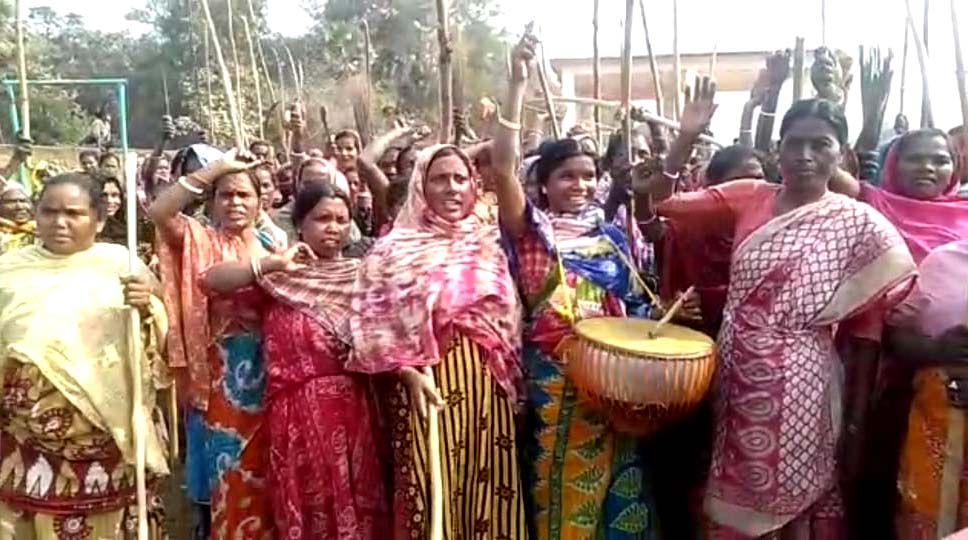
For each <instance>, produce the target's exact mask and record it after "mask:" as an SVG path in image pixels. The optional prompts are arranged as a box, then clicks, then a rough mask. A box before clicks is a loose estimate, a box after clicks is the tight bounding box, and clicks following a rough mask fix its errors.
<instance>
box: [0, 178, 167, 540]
mask: <svg viewBox="0 0 968 540" xmlns="http://www.w3.org/2000/svg"><path fill="white" fill-rule="evenodd" d="M104 217H105V212H104V205H103V202H102V200H101V193H100V186H99V185H98V184H97V182H96V181H94V180H93V179H91V178H90V177H89V176H87V175H83V174H75V173H69V174H65V175H61V176H58V177H54V178H52V179H51V180H49V181H48V182H47V183H46V184H45V186H44V189H43V191H42V192H41V195H40V202H39V204H38V210H37V235H38V237H39V239H40V241H41V243H40V245H37V246H30V247H27V248H24V249H21V250H17V251H13V252H10V253H7V254H6V255H4V256H3V257H0V336H2V337H0V358H2V360H0V372H2V377H3V395H4V399H3V400H2V404H0V409H2V410H0V418H2V419H3V420H2V425H0V468H2V470H4V471H8V473H9V474H3V475H0V501H2V502H0V538H3V539H5V540H6V539H10V540H13V539H20V538H35V539H38V540H48V539H49V540H53V539H55V538H56V539H60V538H112V539H114V538H125V539H134V538H137V537H138V520H137V513H136V512H135V501H136V486H135V477H136V474H135V463H136V461H137V460H136V456H135V446H136V445H135V437H136V435H135V433H134V430H133V429H132V422H131V419H132V414H131V412H132V410H135V409H136V408H139V407H140V408H141V409H142V411H141V414H142V416H143V418H145V419H148V422H149V424H150V425H149V426H146V429H144V430H143V431H144V433H143V436H144V445H145V446H144V448H145V461H144V465H146V468H147V474H148V479H149V484H150V483H153V482H152V481H153V480H156V479H157V478H158V477H160V476H163V475H166V474H167V473H168V466H167V462H166V456H165V449H164V447H163V442H162V440H161V438H160V436H159V433H160V432H163V429H161V430H159V429H156V428H157V426H155V423H154V422H152V421H151V420H152V419H155V418H158V416H157V415H156V414H155V412H156V408H155V391H156V389H157V388H159V387H161V386H162V385H163V384H167V382H168V381H167V380H166V377H167V370H166V368H165V366H164V365H163V361H162V358H161V356H160V354H161V344H162V343H163V342H164V341H163V340H164V338H165V331H166V327H167V322H166V316H165V311H164V306H163V305H162V304H161V300H160V298H159V297H160V294H161V287H160V285H159V284H158V283H157V282H156V281H155V279H154V278H153V276H152V275H151V273H150V272H149V271H148V269H147V268H146V267H145V266H144V265H143V264H141V263H140V261H137V259H135V261H136V270H135V272H134V273H133V274H132V273H131V272H129V269H128V266H129V257H128V252H127V250H125V249H124V248H123V247H121V246H116V245H109V244H98V243H95V236H96V235H97V230H98V225H99V223H101V222H103V220H104ZM126 307H132V308H136V309H138V310H139V311H140V312H141V332H140V333H139V334H140V335H139V336H136V339H137V338H141V339H143V340H144V342H143V344H142V347H139V349H140V350H141V351H142V356H141V357H140V358H137V359H136V360H137V361H138V362H140V363H142V364H143V369H142V372H143V375H142V376H143V380H142V381H141V384H142V386H143V400H142V402H141V403H137V401H136V400H135V394H136V392H135V391H134V389H133V385H132V381H131V377H132V375H131V370H130V369H129V368H130V366H129V363H128V362H127V361H126V357H127V356H128V353H127V351H128V338H129V328H128V322H129V319H128V313H127V310H126V309H125V308H126ZM52 325H53V326H52ZM52 328H54V331H52V330H51V329H52ZM149 500H150V499H149ZM152 517H153V518H154V517H157V516H152ZM159 526H160V523H159V522H158V521H157V520H153V523H152V524H151V527H149V528H150V529H151V530H152V531H154V533H155V534H152V537H153V538H161V534H160V529H159Z"/></svg>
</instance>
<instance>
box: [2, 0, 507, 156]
mask: <svg viewBox="0 0 968 540" xmlns="http://www.w3.org/2000/svg"><path fill="white" fill-rule="evenodd" d="M231 1H232V4H233V12H232V17H233V19H232V22H233V27H234V31H235V36H236V45H237V49H238V56H239V64H240V66H239V67H240V70H241V83H242V84H241V86H242V88H235V91H236V92H237V94H238V95H239V99H240V101H241V105H242V109H243V112H244V116H245V118H244V124H245V130H246V131H247V133H248V134H249V136H251V137H255V136H257V135H258V127H259V126H258V124H259V114H258V110H257V106H256V98H255V88H254V84H253V81H254V77H255V75H254V74H253V73H252V72H251V71H252V68H251V66H252V64H251V59H250V56H249V48H248V44H247V41H246V39H245V33H244V31H243V19H245V20H249V21H250V22H252V21H251V19H250V16H249V5H248V0H231ZM456 3H457V7H456V8H455V9H454V13H452V18H451V20H452V21H453V22H452V26H453V25H459V26H460V28H461V29H462V36H463V37H462V44H463V45H462V49H461V50H459V51H457V54H459V55H460V58H463V62H464V64H463V66H464V70H463V72H464V95H466V96H467V98H468V100H473V99H475V98H476V97H479V96H481V95H484V94H485V93H489V92H493V82H494V81H495V80H501V79H502V78H503V77H504V75H503V73H504V55H505V54H506V53H505V46H504V44H503V41H502V38H503V36H502V35H501V33H500V32H499V31H497V30H496V29H495V28H494V27H493V26H492V24H491V22H490V21H491V20H492V18H493V17H494V15H495V14H494V13H493V6H492V0H459V1H458V2H456ZM209 4H210V7H211V11H212V15H213V19H214V22H215V26H216V31H217V35H218V37H219V39H220V43H221V46H222V51H223V55H224V57H225V60H226V62H227V63H228V67H229V71H230V73H231V74H232V79H233V81H232V82H233V85H235V65H234V63H233V54H232V50H231V47H230V45H229V40H228V39H227V36H228V20H229V11H228V9H227V0H209ZM252 5H253V10H254V13H255V21H254V23H255V24H254V27H253V28H252V29H251V30H252V34H253V39H256V40H260V41H261V45H262V48H263V50H264V53H265V63H266V68H267V69H268V72H269V73H268V77H270V78H271V80H272V86H273V90H274V91H275V92H274V94H275V95H274V98H275V102H276V109H274V110H276V111H280V110H282V109H283V108H285V106H286V104H288V103H290V102H291V101H292V100H293V99H294V98H295V97H296V85H295V83H294V80H293V79H294V77H293V69H292V67H291V66H290V64H289V61H288V57H287V55H286V52H285V47H286V46H288V47H289V49H290V50H291V51H292V53H293V56H294V57H295V60H296V63H297V64H300V65H302V68H303V73H304V78H303V85H302V91H303V92H302V96H301V97H302V101H303V103H304V105H305V106H306V109H307V110H308V111H310V114H308V115H307V116H308V121H309V125H308V130H309V132H310V133H311V134H312V133H318V132H319V131H320V122H319V116H318V114H317V113H316V112H314V111H318V109H319V106H321V105H326V106H327V108H328V110H329V118H330V125H331V127H333V128H334V129H335V128H339V127H350V126H353V115H352V104H354V103H362V102H363V100H362V96H363V95H364V94H368V95H369V96H370V99H371V103H372V105H373V107H374V108H373V110H374V111H380V110H381V109H382V108H383V107H384V106H386V105H392V106H393V108H395V109H397V110H400V111H405V112H407V113H409V114H410V115H412V116H415V117H417V118H421V119H424V120H433V119H435V118H436V115H437V81H438V74H437V61H438V55H439V53H438V50H437V49H438V47H437V39H436V20H437V16H436V12H435V4H434V0H369V1H366V2H362V1H360V0H307V1H306V6H307V9H308V10H309V12H310V15H311V16H312V17H313V19H314V21H315V23H314V25H313V27H312V29H311V30H310V31H309V32H308V33H307V34H306V35H304V36H301V37H299V38H295V39H289V38H282V37H279V36H270V35H268V25H267V23H266V13H267V10H268V9H269V3H268V1H267V0H252ZM13 17H14V14H13V7H12V1H11V0H0V70H2V72H3V73H4V74H5V76H6V77H8V78H15V77H16V73H17V67H16V46H15V43H16V40H15V30H14V22H15V21H14V18H13ZM128 19H129V20H131V21H132V22H135V23H140V24H141V25H146V26H147V27H148V29H149V30H148V32H147V33H144V34H143V35H134V34H132V33H130V32H126V33H106V32H100V31H96V30H92V29H90V28H88V27H86V26H85V25H84V21H83V19H82V18H81V16H79V15H77V14H64V15H62V14H58V13H57V12H54V11H53V10H51V9H50V8H47V7H39V8H33V9H31V10H30V11H29V15H28V19H27V21H26V30H27V40H26V56H27V65H28V74H29V76H30V77H31V78H36V79H45V78H101V77H121V78H126V79H128V82H129V83H128V133H129V140H130V142H131V144H132V145H133V146H141V147H145V146H151V145H153V144H154V143H155V142H156V140H157V136H158V125H159V118H160V116H161V115H162V114H165V113H166V111H170V113H171V114H172V115H173V116H175V117H186V118H183V120H182V121H181V122H179V125H180V126H183V127H184V129H186V130H189V131H192V130H194V129H195V127H194V126H195V125H199V126H202V128H204V129H208V125H209V95H208V92H207V88H208V84H207V83H208V81H211V88H212V106H211V109H212V117H213V118H214V123H215V130H214V131H215V139H216V140H218V141H220V142H223V143H227V142H228V141H230V140H231V135H230V134H231V124H230V122H229V120H228V118H229V114H228V106H227V101H226V98H225V92H224V89H223V88H222V78H221V74H220V72H219V69H218V64H217V62H216V60H215V56H214V54H215V52H214V46H212V47H210V52H209V54H210V57H209V58H210V61H209V62H208V63H206V58H205V48H204V40H203V37H204V36H205V33H206V29H207V25H206V22H205V18H204V16H203V14H202V10H201V8H200V5H199V2H198V0H176V1H172V0H147V1H146V3H145V6H144V7H143V8H141V9H138V10H135V11H132V12H131V13H130V14H129V15H128ZM364 20H365V21H367V23H368V24H369V27H370V35H371V39H372V41H371V49H370V50H371V55H372V56H371V68H370V80H371V86H370V88H369V91H368V92H365V91H364V89H365V84H364V82H363V73H364V67H365V58H366V52H365V50H364V45H363V31H362V24H363V21H364ZM456 61H458V59H457V58H455V62H456ZM257 64H258V65H259V71H260V72H261V71H262V69H261V62H257ZM260 75H261V76H262V77H263V78H262V98H263V111H264V112H268V111H269V110H270V109H271V108H272V106H273V100H272V99H271V97H272V96H270V90H269V85H268V84H267V82H266V81H265V77H266V74H265V73H260ZM163 79H167V82H168V85H167V86H168V100H167V102H168V107H167V108H166V100H165V93H164V84H163ZM30 103H31V132H32V136H33V137H34V138H35V139H36V140H37V141H38V142H41V141H43V142H45V143H61V144H72V143H76V142H78V140H79V139H80V138H82V137H83V136H84V135H85V134H86V132H87V129H88V127H89V125H90V122H91V120H92V118H93V115H95V114H96V113H98V112H99V111H102V110H104V111H107V112H109V113H111V115H112V117H113V118H115V119H116V118H117V117H118V111H117V103H116V100H115V98H114V95H113V89H111V88H106V87H78V88H44V89H42V90H41V89H35V88H31V93H30ZM0 107H5V108H6V107H9V98H8V97H7V96H6V95H2V96H0ZM2 116H3V117H4V118H3V120H2V121H0V131H2V135H3V136H4V137H5V138H7V139H9V138H10V137H11V129H10V125H9V120H8V119H7V118H6V116H7V115H6V114H4V115H2ZM189 119H190V120H189ZM192 121H194V123H193V122H192ZM371 121H372V123H374V124H375V127H376V128H377V129H381V128H382V127H383V125H382V123H381V121H380V119H379V114H378V113H377V112H375V113H374V117H373V119H372V120H371ZM278 122H279V117H278V116H273V118H272V119H271V121H270V119H267V127H268V130H267V133H266V136H267V137H280V132H279V128H278Z"/></svg>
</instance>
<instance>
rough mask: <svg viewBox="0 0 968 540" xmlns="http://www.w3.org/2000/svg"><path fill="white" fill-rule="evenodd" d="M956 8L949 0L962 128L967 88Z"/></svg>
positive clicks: (967, 114)
mask: <svg viewBox="0 0 968 540" xmlns="http://www.w3.org/2000/svg"><path fill="white" fill-rule="evenodd" d="M958 28H959V27H958V10H957V9H956V8H955V0H951V30H952V32H953V33H954V43H955V68H956V71H955V77H957V81H958V97H959V99H960V100H961V122H962V124H961V125H962V126H965V128H964V129H968V90H966V89H965V58H964V56H963V54H964V51H963V50H962V48H961V35H960V33H959V30H958ZM963 138H964V139H965V141H966V148H965V150H966V151H968V137H963Z"/></svg>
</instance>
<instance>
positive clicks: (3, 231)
mask: <svg viewBox="0 0 968 540" xmlns="http://www.w3.org/2000/svg"><path fill="white" fill-rule="evenodd" d="M36 229H37V224H36V223H35V222H34V214H33V208H32V206H31V204H30V197H29V196H27V192H26V191H24V190H23V188H21V187H20V185H19V184H15V183H13V182H10V183H8V184H6V185H5V186H3V187H0V254H2V253H6V252H8V251H10V250H12V249H17V248H20V247H23V246H28V245H30V244H33V243H34V231H35V230H36Z"/></svg>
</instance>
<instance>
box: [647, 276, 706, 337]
mask: <svg viewBox="0 0 968 540" xmlns="http://www.w3.org/2000/svg"><path fill="white" fill-rule="evenodd" d="M695 290H696V286H695V285H691V286H690V287H689V288H688V289H686V292H684V293H682V294H681V295H679V299H678V300H676V302H675V303H674V304H672V307H670V308H669V310H668V311H666V312H665V315H663V316H662V318H661V319H659V322H657V323H656V324H655V326H653V327H652V330H649V339H655V337H656V336H658V335H659V331H660V330H662V327H663V326H665V325H667V324H669V321H671V320H672V318H673V317H675V316H676V313H677V312H678V311H679V309H680V308H681V307H682V304H683V303H685V301H686V298H689V296H690V295H691V294H692V293H693V291H695Z"/></svg>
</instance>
